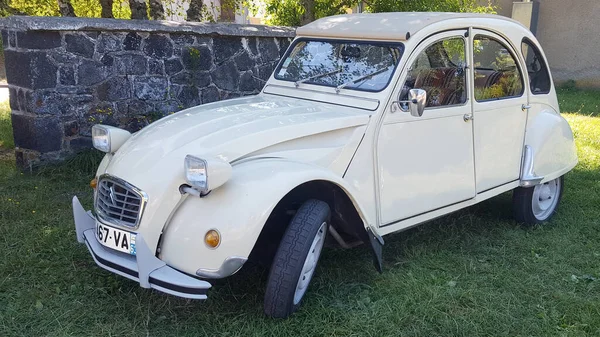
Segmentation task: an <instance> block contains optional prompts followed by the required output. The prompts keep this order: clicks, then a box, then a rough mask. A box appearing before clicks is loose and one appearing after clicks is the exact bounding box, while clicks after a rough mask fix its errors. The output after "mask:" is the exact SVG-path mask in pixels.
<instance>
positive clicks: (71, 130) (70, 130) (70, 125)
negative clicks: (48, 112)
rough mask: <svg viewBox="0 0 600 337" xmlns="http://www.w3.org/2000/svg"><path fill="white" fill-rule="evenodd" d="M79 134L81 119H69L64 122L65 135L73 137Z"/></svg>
mask: <svg viewBox="0 0 600 337" xmlns="http://www.w3.org/2000/svg"><path fill="white" fill-rule="evenodd" d="M78 134H79V121H76V120H74V121H68V122H65V123H64V135H65V137H73V136H77V135H78Z"/></svg>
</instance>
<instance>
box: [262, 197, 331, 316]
mask: <svg viewBox="0 0 600 337" xmlns="http://www.w3.org/2000/svg"><path fill="white" fill-rule="evenodd" d="M329 214H330V210H329V205H327V203H325V202H323V201H320V200H315V199H311V200H308V201H306V202H305V203H304V204H302V206H300V208H299V209H298V211H297V212H296V214H295V215H294V217H293V218H292V220H291V222H290V224H289V226H288V228H287V229H286V231H285V234H284V235H283V238H282V239H281V243H280V244H279V248H278V249H277V253H275V257H274V259H273V264H272V266H271V271H270V273H269V279H268V281H267V290H266V293H265V304H264V310H265V314H266V315H267V316H269V317H277V318H285V317H288V316H289V315H291V314H292V313H293V312H295V311H296V310H298V308H299V307H300V303H301V302H302V298H303V297H304V294H305V293H306V290H307V288H308V285H309V284H310V281H311V280H312V276H313V274H314V272H315V269H316V267H317V263H318V261H319V257H320V256H321V250H322V249H323V244H324V243H325V237H326V235H327V229H328V222H329Z"/></svg>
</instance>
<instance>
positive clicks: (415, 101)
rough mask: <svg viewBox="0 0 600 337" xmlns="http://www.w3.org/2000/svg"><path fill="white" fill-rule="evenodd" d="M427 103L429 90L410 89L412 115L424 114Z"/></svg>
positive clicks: (409, 100)
mask: <svg viewBox="0 0 600 337" xmlns="http://www.w3.org/2000/svg"><path fill="white" fill-rule="evenodd" d="M426 104H427V92H426V91H425V90H423V89H410V91H409V92H408V110H409V111H410V114H411V116H414V117H421V116H423V110H425V105H426Z"/></svg>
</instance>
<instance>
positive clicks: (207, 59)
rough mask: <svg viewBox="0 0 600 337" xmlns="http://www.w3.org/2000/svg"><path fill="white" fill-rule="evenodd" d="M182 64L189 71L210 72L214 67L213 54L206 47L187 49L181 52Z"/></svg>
mask: <svg viewBox="0 0 600 337" xmlns="http://www.w3.org/2000/svg"><path fill="white" fill-rule="evenodd" d="M181 62H183V66H184V67H185V69H187V70H191V71H197V70H210V69H211V68H212V66H213V56H212V52H211V51H210V49H208V47H206V46H198V47H187V48H185V49H183V50H182V52H181Z"/></svg>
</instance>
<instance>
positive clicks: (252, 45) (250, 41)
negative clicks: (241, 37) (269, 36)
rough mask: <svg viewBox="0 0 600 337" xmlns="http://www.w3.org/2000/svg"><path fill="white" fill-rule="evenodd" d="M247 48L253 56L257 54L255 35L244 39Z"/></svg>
mask: <svg viewBox="0 0 600 337" xmlns="http://www.w3.org/2000/svg"><path fill="white" fill-rule="evenodd" d="M246 46H247V49H248V50H249V51H250V53H252V55H253V56H259V55H260V54H259V52H258V41H257V39H256V38H255V37H249V38H247V39H246Z"/></svg>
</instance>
